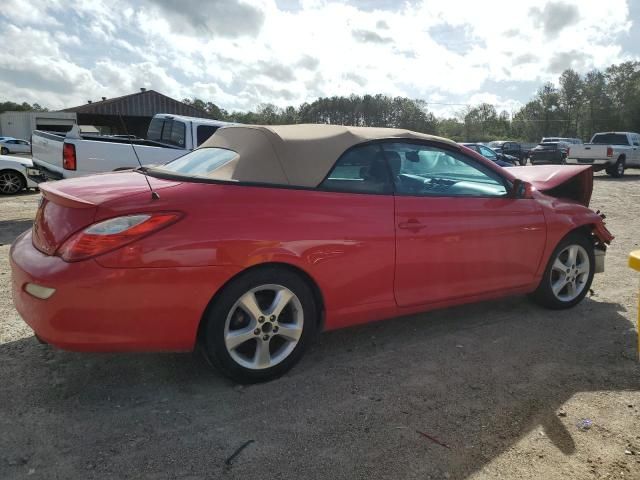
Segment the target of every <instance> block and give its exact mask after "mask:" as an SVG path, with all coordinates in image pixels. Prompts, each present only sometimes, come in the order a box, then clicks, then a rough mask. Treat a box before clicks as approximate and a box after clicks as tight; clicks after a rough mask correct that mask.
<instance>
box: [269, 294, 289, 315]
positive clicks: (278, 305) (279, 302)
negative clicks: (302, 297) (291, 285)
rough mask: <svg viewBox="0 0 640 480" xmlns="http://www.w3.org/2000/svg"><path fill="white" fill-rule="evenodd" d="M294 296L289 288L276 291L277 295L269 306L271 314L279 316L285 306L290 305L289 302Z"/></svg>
mask: <svg viewBox="0 0 640 480" xmlns="http://www.w3.org/2000/svg"><path fill="white" fill-rule="evenodd" d="M292 298H293V292H292V291H291V290H289V289H285V288H283V289H282V290H279V291H278V292H277V293H276V296H275V297H274V299H273V303H272V304H271V306H270V307H269V315H275V316H276V317H278V316H279V315H280V314H281V313H282V310H284V307H286V306H287V305H289V302H290V301H291V299H292Z"/></svg>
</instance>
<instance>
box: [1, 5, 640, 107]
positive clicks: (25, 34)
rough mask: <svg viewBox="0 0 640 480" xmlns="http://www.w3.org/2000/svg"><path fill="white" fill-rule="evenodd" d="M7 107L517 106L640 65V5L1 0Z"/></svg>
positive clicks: (3, 82)
mask: <svg viewBox="0 0 640 480" xmlns="http://www.w3.org/2000/svg"><path fill="white" fill-rule="evenodd" d="M2 4H3V8H2V9H1V10H0V39H2V42H1V43H2V46H1V47H0V101H4V100H11V101H18V102H23V101H26V102H29V103H34V102H35V103H39V104H40V105H42V106H46V107H49V108H50V109H59V108H68V107H72V106H76V105H81V104H84V103H87V100H94V101H95V100H99V99H100V98H101V97H108V98H111V97H116V96H120V95H126V94H129V93H134V92H137V91H139V89H140V88H141V87H145V88H147V89H154V90H157V91H159V92H161V93H164V94H166V95H169V96H171V97H173V98H176V99H182V98H185V97H187V98H193V97H198V98H201V99H202V100H205V101H211V102H213V103H215V104H216V105H218V106H220V107H222V108H225V109H227V110H243V111H246V110H251V109H254V108H256V106H258V105H259V104H261V103H273V104H276V105H278V106H286V105H296V106H297V105H299V104H300V103H302V102H305V101H313V100H314V99H316V98H317V97H319V96H333V95H350V94H352V93H356V94H365V93H370V94H376V93H382V94H386V95H392V96H396V95H400V96H406V97H410V98H419V99H423V100H425V101H426V102H427V103H428V104H429V105H428V108H429V110H430V111H432V112H434V113H436V115H438V116H447V115H452V114H454V113H455V112H456V111H459V110H461V109H462V108H463V106H464V105H471V106H473V105H477V104H479V103H481V102H488V103H491V104H493V105H495V106H496V108H497V109H498V110H499V111H500V110H503V109H504V110H507V111H510V112H513V111H514V110H517V108H518V107H519V106H521V105H522V104H524V103H526V101H527V100H529V99H530V98H531V97H532V96H533V95H534V94H535V92H536V90H537V89H538V88H539V87H540V86H541V85H542V84H543V83H544V82H547V81H552V82H554V83H557V80H558V75H559V74H560V73H561V72H562V71H563V70H564V69H566V68H573V69H575V70H577V71H578V72H580V73H585V72H587V71H589V70H592V69H594V68H599V69H602V68H606V67H607V66H608V65H611V64H613V63H619V62H622V61H626V60H637V59H640V0H607V1H602V0H575V1H574V0H551V1H543V0H538V1H536V0H504V1H503V0H486V1H478V0H444V1H441V0H424V1H417V0H415V1H413V0H410V1H400V0H397V1H393V0H341V1H332V0H206V1H205V0H109V1H104V2H103V1H98V0H74V1H73V2H69V1H64V0H60V1H58V0H3V2H2Z"/></svg>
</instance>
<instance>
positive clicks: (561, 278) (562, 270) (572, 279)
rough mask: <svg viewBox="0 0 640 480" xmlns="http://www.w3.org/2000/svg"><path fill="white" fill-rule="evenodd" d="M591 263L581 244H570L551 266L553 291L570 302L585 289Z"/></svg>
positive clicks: (561, 298)
mask: <svg viewBox="0 0 640 480" xmlns="http://www.w3.org/2000/svg"><path fill="white" fill-rule="evenodd" d="M590 268H591V265H590V263H589V255H588V253H587V251H586V250H585V249H584V248H583V247H582V246H581V245H575V244H574V245H568V246H567V247H565V248H564V249H562V250H561V251H560V252H559V253H558V255H557V256H556V258H555V260H554V262H553V265H552V266H551V273H550V275H551V291H552V292H553V295H554V296H555V297H556V298H557V299H558V300H560V301H562V302H570V301H572V300H574V299H575V298H577V297H578V296H579V295H580V294H581V293H582V291H583V290H584V289H585V286H586V285H587V282H588V280H589V273H590Z"/></svg>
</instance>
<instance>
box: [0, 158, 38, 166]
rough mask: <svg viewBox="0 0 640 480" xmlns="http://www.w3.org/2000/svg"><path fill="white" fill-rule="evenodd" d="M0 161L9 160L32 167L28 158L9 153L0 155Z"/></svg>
mask: <svg viewBox="0 0 640 480" xmlns="http://www.w3.org/2000/svg"><path fill="white" fill-rule="evenodd" d="M0 161H2V162H10V163H17V164H20V165H24V166H25V167H33V162H32V161H31V159H30V158H26V157H14V156H10V155H0Z"/></svg>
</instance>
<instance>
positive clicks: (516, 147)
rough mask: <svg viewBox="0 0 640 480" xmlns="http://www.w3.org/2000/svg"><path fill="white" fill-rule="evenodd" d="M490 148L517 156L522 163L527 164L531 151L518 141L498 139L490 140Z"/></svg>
mask: <svg viewBox="0 0 640 480" xmlns="http://www.w3.org/2000/svg"><path fill="white" fill-rule="evenodd" d="M489 148H491V149H493V150H495V151H496V152H498V153H501V154H504V155H511V156H512V157H516V158H517V159H518V161H519V162H520V165H526V164H527V157H528V155H529V152H528V151H527V150H526V149H524V148H522V145H520V144H519V143H518V142H511V141H505V140H497V141H495V142H490V143H489Z"/></svg>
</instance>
